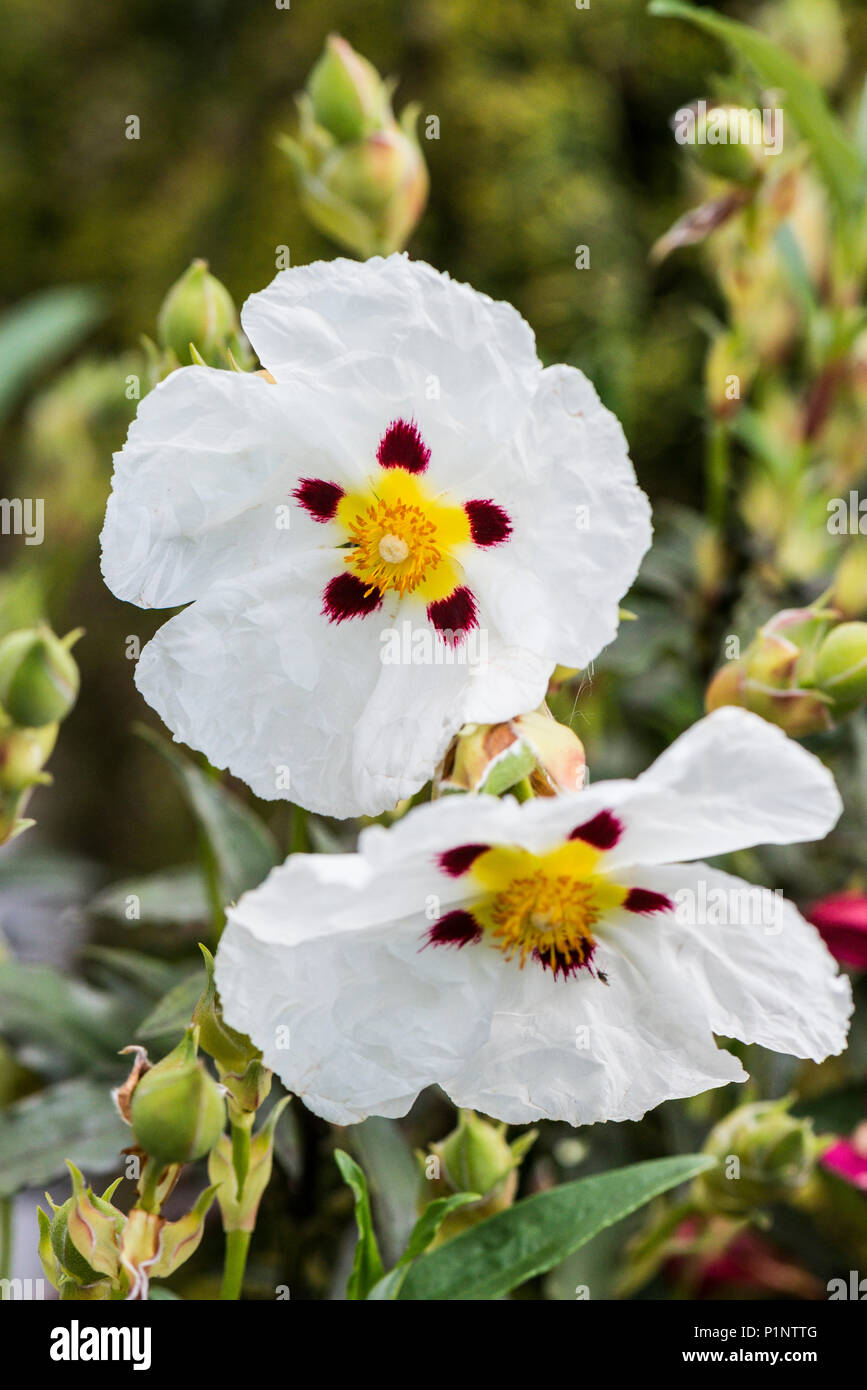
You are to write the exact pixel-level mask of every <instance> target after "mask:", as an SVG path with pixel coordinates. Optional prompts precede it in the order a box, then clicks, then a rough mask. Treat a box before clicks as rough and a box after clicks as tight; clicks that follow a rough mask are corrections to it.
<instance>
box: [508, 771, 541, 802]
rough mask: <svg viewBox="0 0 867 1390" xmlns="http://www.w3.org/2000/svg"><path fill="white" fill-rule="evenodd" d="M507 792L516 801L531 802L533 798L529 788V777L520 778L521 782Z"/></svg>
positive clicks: (532, 792)
mask: <svg viewBox="0 0 867 1390" xmlns="http://www.w3.org/2000/svg"><path fill="white" fill-rule="evenodd" d="M509 790H510V791H511V793H512V796H514V797H515V799H516V801H532V800H533V799H534V797H535V792H534V791H533V788H532V787H531V786H530V779H529V777H522V778H521V781H520V782H516V784H515V786H514V787H510V788H509Z"/></svg>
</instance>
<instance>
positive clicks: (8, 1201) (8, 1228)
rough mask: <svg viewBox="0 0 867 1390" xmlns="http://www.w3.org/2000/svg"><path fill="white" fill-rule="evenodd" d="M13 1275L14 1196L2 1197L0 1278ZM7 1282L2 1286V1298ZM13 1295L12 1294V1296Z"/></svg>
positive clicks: (0, 1215) (0, 1288) (0, 1295)
mask: <svg viewBox="0 0 867 1390" xmlns="http://www.w3.org/2000/svg"><path fill="white" fill-rule="evenodd" d="M11 1275H12V1198H11V1197H2V1198H0V1279H9V1278H11ZM5 1287H6V1286H5V1284H4V1285H3V1286H2V1287H0V1299H2V1297H3V1289H4V1288H5ZM11 1297H12V1295H11V1294H10V1298H11Z"/></svg>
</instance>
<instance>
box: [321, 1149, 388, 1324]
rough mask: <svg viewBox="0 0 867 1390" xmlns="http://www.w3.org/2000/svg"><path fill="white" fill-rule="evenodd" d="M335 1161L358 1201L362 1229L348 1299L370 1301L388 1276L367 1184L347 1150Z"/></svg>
mask: <svg viewBox="0 0 867 1390" xmlns="http://www.w3.org/2000/svg"><path fill="white" fill-rule="evenodd" d="M334 1158H335V1161H336V1163H337V1166H338V1168H339V1169H340V1176H341V1177H342V1178H343V1181H344V1182H345V1183H346V1184H347V1186H348V1187H350V1188H351V1189H352V1195H353V1197H354V1198H355V1222H356V1225H357V1226H358V1244H357V1245H356V1247H355V1258H354V1260H353V1263H352V1274H351V1275H350V1278H349V1284H348V1285H347V1289H346V1296H347V1298H350V1299H362V1298H367V1295H368V1294H369V1293H370V1290H371V1289H372V1288H373V1286H374V1284H376V1283H378V1282H379V1280H380V1279H381V1278H382V1276H383V1274H384V1272H385V1271H384V1270H383V1267H382V1259H381V1257H380V1254H379V1246H378V1245H377V1243H376V1236H375V1234H374V1231H373V1219H372V1217H371V1214H370V1197H369V1195H368V1192H367V1181H366V1179H365V1176H364V1173H363V1172H362V1171H361V1169H360V1168H359V1166H358V1164H357V1163H356V1162H355V1159H354V1158H350V1156H349V1154H348V1153H346V1151H345V1149H335V1151H334Z"/></svg>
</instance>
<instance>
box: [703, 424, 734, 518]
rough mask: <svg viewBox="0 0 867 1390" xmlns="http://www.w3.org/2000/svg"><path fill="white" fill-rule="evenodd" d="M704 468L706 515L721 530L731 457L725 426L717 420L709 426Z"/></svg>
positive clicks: (725, 509) (725, 506) (724, 513)
mask: <svg viewBox="0 0 867 1390" xmlns="http://www.w3.org/2000/svg"><path fill="white" fill-rule="evenodd" d="M705 468H706V477H705V482H706V488H707V500H706V507H707V516H708V520H709V521H710V523H711V524H712V526H713V527H714V529H715V530H716V531H717V532H721V531H722V530H723V527H724V526H725V523H726V514H727V512H728V491H729V480H730V475H731V457H730V449H729V437H728V433H727V431H726V427H725V425H723V424H721V423H720V422H719V421H718V420H713V421H711V423H710V426H709V433H708V440H707V455H706V464H705Z"/></svg>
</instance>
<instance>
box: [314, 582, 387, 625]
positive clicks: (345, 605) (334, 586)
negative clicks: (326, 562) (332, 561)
mask: <svg viewBox="0 0 867 1390" xmlns="http://www.w3.org/2000/svg"><path fill="white" fill-rule="evenodd" d="M381 603H382V594H381V593H380V592H379V590H378V589H370V588H368V586H367V585H366V584H363V583H362V582H361V580H360V579H358V578H357V577H356V576H355V575H354V574H338V575H335V577H334V579H329V581H328V583H327V584H326V586H325V593H324V594H323V595H322V612H323V613H324V615H325V617H326V618H327V619H328V621H329V622H330V623H342V622H343V621H344V619H346V618H362V617H364V615H365V614H366V613H373V612H374V611H375V610H376V609H377V608H378V607H379V605H380V604H381Z"/></svg>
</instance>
